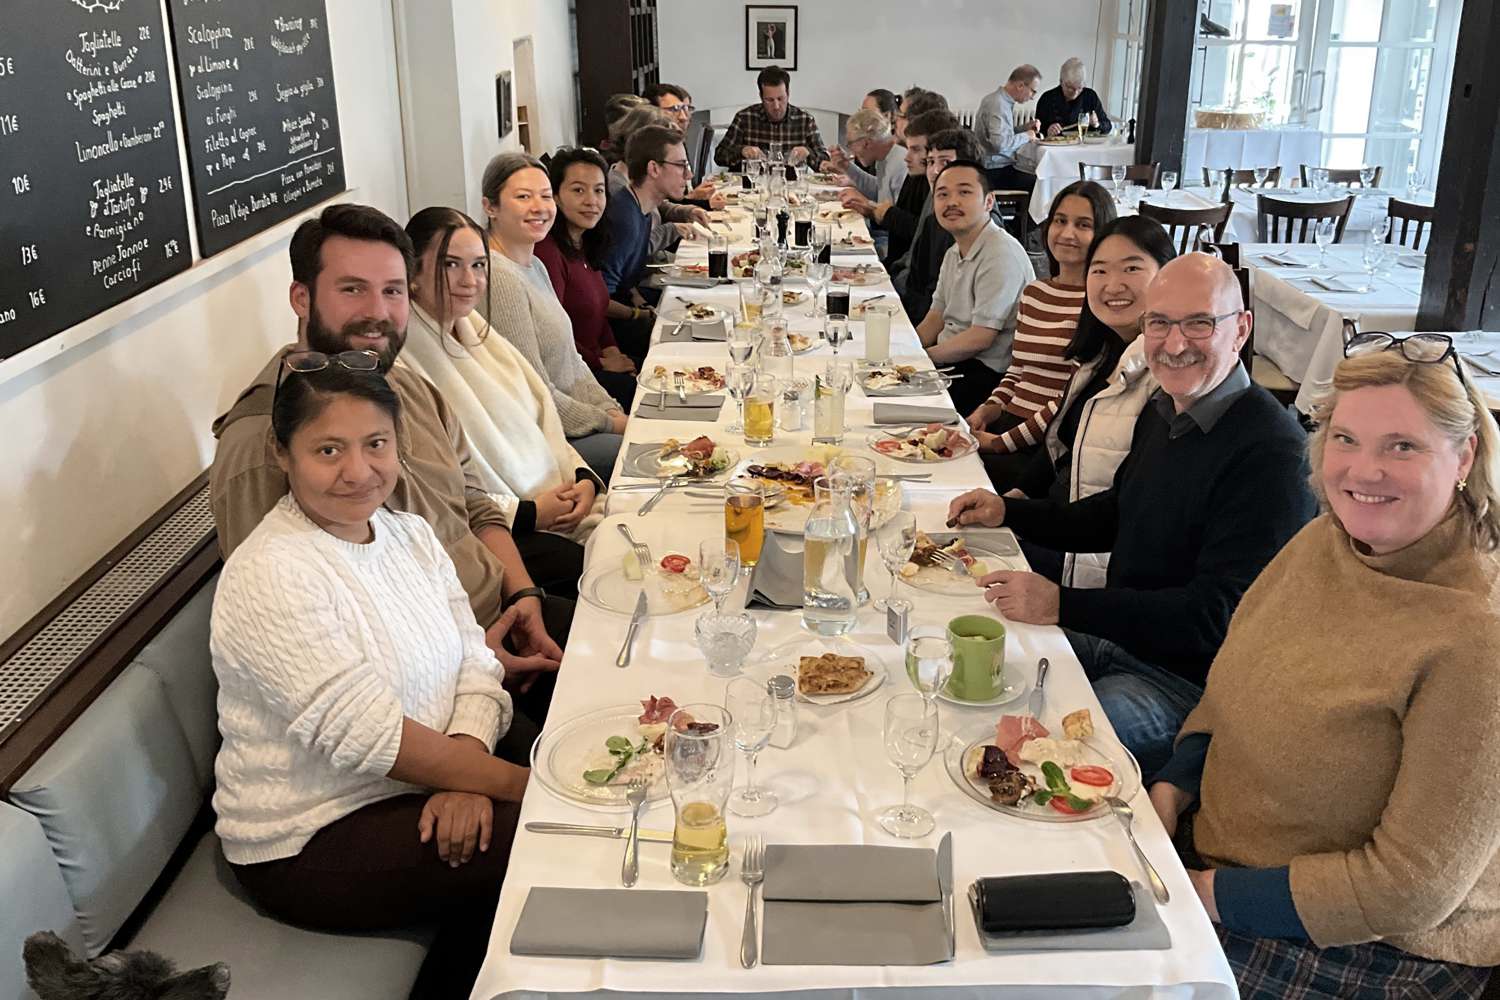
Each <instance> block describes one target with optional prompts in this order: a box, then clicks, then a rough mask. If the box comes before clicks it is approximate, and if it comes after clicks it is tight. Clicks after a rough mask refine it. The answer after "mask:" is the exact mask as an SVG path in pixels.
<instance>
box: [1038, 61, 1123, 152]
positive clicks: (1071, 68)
mask: <svg viewBox="0 0 1500 1000" xmlns="http://www.w3.org/2000/svg"><path fill="white" fill-rule="evenodd" d="M1088 78H1089V70H1088V67H1087V66H1085V65H1084V64H1083V60H1082V59H1079V58H1078V57H1076V56H1075V57H1073V58H1072V59H1069V60H1068V61H1067V62H1065V63H1063V64H1062V69H1061V70H1060V71H1059V72H1058V74H1057V86H1055V87H1053V88H1052V89H1051V90H1049V91H1047V92H1045V93H1044V94H1042V96H1041V97H1039V98H1038V99H1037V102H1036V120H1037V121H1038V122H1040V123H1041V127H1042V134H1044V135H1048V136H1053V135H1060V134H1062V131H1063V129H1066V128H1072V127H1073V126H1075V125H1077V124H1078V117H1079V116H1080V115H1088V116H1089V127H1090V128H1093V129H1095V130H1097V131H1099V132H1108V131H1109V130H1110V128H1111V125H1110V121H1109V115H1108V114H1107V113H1106V112H1105V110H1104V102H1103V101H1101V100H1099V95H1098V94H1096V93H1094V91H1093V88H1091V87H1089V86H1087V83H1088Z"/></svg>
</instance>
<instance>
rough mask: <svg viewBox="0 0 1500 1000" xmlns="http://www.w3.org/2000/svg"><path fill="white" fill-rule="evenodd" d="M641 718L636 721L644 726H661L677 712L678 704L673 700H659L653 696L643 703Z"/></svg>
mask: <svg viewBox="0 0 1500 1000" xmlns="http://www.w3.org/2000/svg"><path fill="white" fill-rule="evenodd" d="M641 708H642V709H643V710H644V711H642V712H641V716H640V718H639V719H637V720H636V721H637V722H639V723H640V724H641V725H643V726H649V725H653V724H657V725H659V724H661V723H664V722H666V721H667V719H669V718H670V717H671V715H672V713H673V712H675V711H677V703H676V702H674V701H673V700H672V699H671V698H658V697H657V696H656V695H652V696H651V697H650V698H647V699H645V700H644V701H642V702H641Z"/></svg>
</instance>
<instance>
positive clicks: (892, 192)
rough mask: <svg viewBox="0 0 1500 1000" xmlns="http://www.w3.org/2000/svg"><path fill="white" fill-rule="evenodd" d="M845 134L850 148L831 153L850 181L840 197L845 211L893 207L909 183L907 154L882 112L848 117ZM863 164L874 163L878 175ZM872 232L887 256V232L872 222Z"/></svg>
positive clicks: (876, 244) (836, 167) (835, 167)
mask: <svg viewBox="0 0 1500 1000" xmlns="http://www.w3.org/2000/svg"><path fill="white" fill-rule="evenodd" d="M846 134H847V136H848V142H849V148H848V149H847V150H846V149H844V148H843V147H841V146H835V147H833V149H832V150H831V151H830V153H829V158H830V161H831V162H832V164H833V167H834V169H836V170H842V171H843V172H844V176H845V178H847V179H848V181H849V187H846V188H844V190H843V191H842V192H841V193H840V195H839V199H840V201H842V202H843V205H844V207H845V208H854V209H855V210H856V211H858V210H859V208H858V203H860V202H863V203H864V204H866V205H868V204H871V203H874V204H875V205H884V206H886V207H887V208H889V207H890V206H891V205H894V204H895V203H896V198H897V197H898V196H899V195H900V194H901V186H902V185H903V184H905V183H906V150H905V149H903V148H902V147H901V145H900V144H899V143H897V142H896V137H895V136H894V135H892V134H891V123H890V122H889V121H887V120H886V117H885V115H883V114H881V113H880V112H879V111H871V110H869V109H861V110H859V111H856V112H854V114H853V115H851V116H850V117H849V126H848V129H847V132H846ZM856 161H858V162H856ZM860 163H873V164H874V165H875V172H874V173H870V172H868V171H866V170H864V169H863V168H862V167H860V165H859V164H860ZM860 214H862V215H864V214H865V213H864V212H861V213H860ZM867 218H868V216H867ZM870 232H871V234H872V235H873V236H874V237H875V248H876V250H877V251H878V252H879V253H880V254H881V256H884V255H885V252H886V247H887V241H888V237H887V235H886V232H885V230H884V228H882V227H881V226H880V225H879V224H878V223H876V222H875V221H874V220H873V219H871V220H870Z"/></svg>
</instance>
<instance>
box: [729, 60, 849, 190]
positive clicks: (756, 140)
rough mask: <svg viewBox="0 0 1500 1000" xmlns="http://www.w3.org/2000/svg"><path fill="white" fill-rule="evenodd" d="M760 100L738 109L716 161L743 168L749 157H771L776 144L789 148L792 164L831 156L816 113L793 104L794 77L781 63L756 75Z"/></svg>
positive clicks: (789, 157) (750, 158) (815, 162)
mask: <svg viewBox="0 0 1500 1000" xmlns="http://www.w3.org/2000/svg"><path fill="white" fill-rule="evenodd" d="M755 85H756V86H757V87H758V88H759V89H760V103H758V104H752V105H750V106H749V107H746V108H741V109H740V110H739V111H737V112H735V116H734V121H732V122H730V123H729V129H728V131H726V132H725V133H724V138H723V139H720V140H719V145H718V146H716V147H715V148H714V162H715V163H717V164H719V166H721V167H728V168H729V169H730V170H739V169H740V168H741V167H742V166H743V165H744V162H745V161H746V160H759V159H761V158H763V157H766V156H769V155H770V152H771V147H772V146H781V147H783V149H784V150H785V151H786V158H787V162H789V163H810V164H812V165H813V166H817V165H819V164H821V163H823V162H824V161H825V160H827V159H828V150H826V149H824V148H823V140H822V138H821V137H820V136H819V135H818V123H817V122H816V121H814V120H813V116H812V115H810V114H808V113H807V112H806V111H803V110H802V109H801V108H799V107H797V106H796V105H795V104H792V103H791V87H792V77H791V75H790V74H789V73H787V71H786V70H784V69H782V68H781V67H780V66H767V67H766V68H765V69H763V70H761V71H760V75H759V76H757V77H756V78H755Z"/></svg>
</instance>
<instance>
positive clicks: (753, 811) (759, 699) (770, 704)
mask: <svg viewBox="0 0 1500 1000" xmlns="http://www.w3.org/2000/svg"><path fill="white" fill-rule="evenodd" d="M724 710H725V711H726V712H728V713H729V717H730V723H729V730H730V733H731V735H732V737H733V739H734V746H735V749H736V750H739V751H740V752H741V753H743V754H744V755H745V784H744V785H743V786H741V787H740V788H737V789H736V790H735V791H734V792H733V793H731V794H730V796H729V811H730V812H732V813H734V814H735V815H736V816H764V815H765V814H766V813H768V812H770V811H772V810H773V809H775V808H776V806H777V804H778V803H777V799H776V793H775V792H773V791H771V790H770V789H769V788H761V787H760V786H758V785H756V783H755V755H756V754H758V753H760V752H761V751H762V750H764V749H765V746H766V744H767V743H768V742H770V740H771V733H772V732H773V731H774V730H775V729H776V699H774V698H773V697H771V692H769V691H767V690H766V686H765V684H764V683H763V682H760V681H754V680H751V679H750V678H748V677H736V678H735V679H734V680H732V681H730V682H729V684H728V685H727V686H725V688H724Z"/></svg>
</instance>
